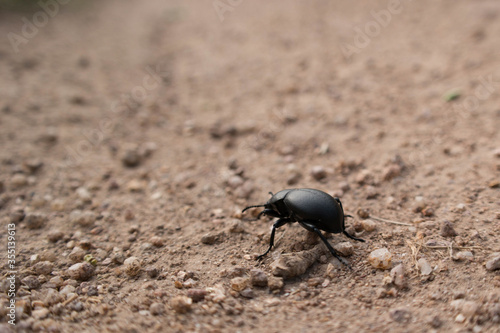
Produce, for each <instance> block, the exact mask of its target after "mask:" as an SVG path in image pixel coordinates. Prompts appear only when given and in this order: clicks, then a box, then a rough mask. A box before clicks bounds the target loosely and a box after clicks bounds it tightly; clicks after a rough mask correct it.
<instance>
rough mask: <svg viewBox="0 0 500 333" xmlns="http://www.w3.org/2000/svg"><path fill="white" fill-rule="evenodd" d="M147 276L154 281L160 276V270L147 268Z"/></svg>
mask: <svg viewBox="0 0 500 333" xmlns="http://www.w3.org/2000/svg"><path fill="white" fill-rule="evenodd" d="M146 274H147V275H148V276H149V277H150V278H152V279H154V278H156V277H157V276H158V274H160V270H159V269H158V268H156V267H148V268H146Z"/></svg>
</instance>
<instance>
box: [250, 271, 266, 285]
mask: <svg viewBox="0 0 500 333" xmlns="http://www.w3.org/2000/svg"><path fill="white" fill-rule="evenodd" d="M250 282H251V283H252V285H253V286H256V287H267V275H266V273H265V272H264V271H263V270H260V269H252V270H251V271H250Z"/></svg>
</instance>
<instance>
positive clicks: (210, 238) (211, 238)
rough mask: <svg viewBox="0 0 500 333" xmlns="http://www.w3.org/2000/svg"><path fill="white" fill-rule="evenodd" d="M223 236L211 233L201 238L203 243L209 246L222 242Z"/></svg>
mask: <svg viewBox="0 0 500 333" xmlns="http://www.w3.org/2000/svg"><path fill="white" fill-rule="evenodd" d="M220 236H221V234H215V233H209V234H206V235H204V236H203V237H201V242H202V243H203V244H207V245H213V244H215V243H216V242H219V241H220V240H221V237H220Z"/></svg>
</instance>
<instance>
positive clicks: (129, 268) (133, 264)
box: [123, 257, 141, 277]
mask: <svg viewBox="0 0 500 333" xmlns="http://www.w3.org/2000/svg"><path fill="white" fill-rule="evenodd" d="M123 265H124V266H125V268H124V270H125V273H126V274H127V275H128V276H132V277H133V276H137V275H138V274H139V273H140V272H141V261H140V260H139V258H137V257H130V258H127V259H125V261H124V262H123Z"/></svg>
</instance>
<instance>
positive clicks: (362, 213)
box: [356, 208, 370, 219]
mask: <svg viewBox="0 0 500 333" xmlns="http://www.w3.org/2000/svg"><path fill="white" fill-rule="evenodd" d="M356 214H358V216H359V217H361V218H362V219H367V218H369V217H370V214H369V213H368V211H367V210H365V209H363V208H360V209H358V211H357V212H356Z"/></svg>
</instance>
